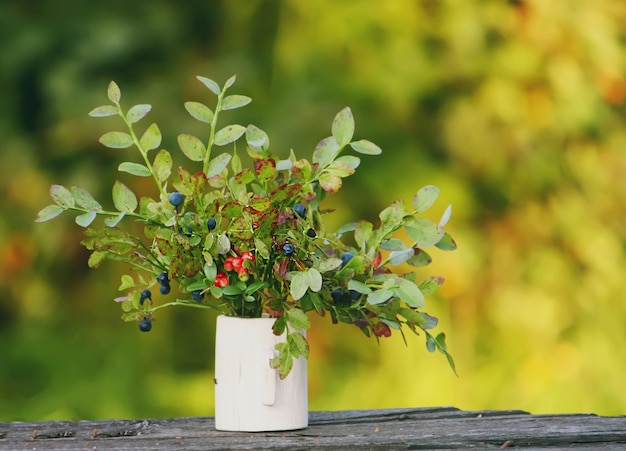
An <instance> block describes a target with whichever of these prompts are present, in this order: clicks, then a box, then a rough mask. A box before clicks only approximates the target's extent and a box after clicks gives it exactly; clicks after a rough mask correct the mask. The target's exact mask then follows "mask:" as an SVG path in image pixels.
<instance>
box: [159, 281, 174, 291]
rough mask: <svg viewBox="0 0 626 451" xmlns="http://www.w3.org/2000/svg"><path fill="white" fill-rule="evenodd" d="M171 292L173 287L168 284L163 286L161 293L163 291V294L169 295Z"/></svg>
mask: <svg viewBox="0 0 626 451" xmlns="http://www.w3.org/2000/svg"><path fill="white" fill-rule="evenodd" d="M170 290H171V287H170V284H169V282H168V283H164V284H161V289H160V290H159V291H161V294H168V293H169V292H170Z"/></svg>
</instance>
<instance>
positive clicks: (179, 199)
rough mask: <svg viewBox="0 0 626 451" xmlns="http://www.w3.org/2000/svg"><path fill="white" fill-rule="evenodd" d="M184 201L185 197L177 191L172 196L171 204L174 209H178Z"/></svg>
mask: <svg viewBox="0 0 626 451" xmlns="http://www.w3.org/2000/svg"><path fill="white" fill-rule="evenodd" d="M184 200H185V196H184V195H182V194H181V193H179V192H177V191H176V192H174V193H172V194H170V204H172V205H173V206H174V207H178V206H179V205H181V204H182V203H183V201H184Z"/></svg>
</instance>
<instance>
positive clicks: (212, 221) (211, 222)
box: [206, 218, 217, 232]
mask: <svg viewBox="0 0 626 451" xmlns="http://www.w3.org/2000/svg"><path fill="white" fill-rule="evenodd" d="M206 226H207V228H208V229H209V232H210V231H211V230H213V229H215V227H216V226H217V221H216V220H215V218H211V219H209V220H208V221H207V222H206Z"/></svg>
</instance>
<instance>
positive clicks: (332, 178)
mask: <svg viewBox="0 0 626 451" xmlns="http://www.w3.org/2000/svg"><path fill="white" fill-rule="evenodd" d="M319 182H320V186H321V187H322V189H323V190H324V191H326V192H327V193H330V194H334V193H336V192H337V191H339V190H340V189H341V184H342V182H341V177H338V176H336V175H333V174H331V173H330V172H322V174H321V175H320V177H319Z"/></svg>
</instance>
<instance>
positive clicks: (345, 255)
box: [340, 252, 354, 266]
mask: <svg viewBox="0 0 626 451" xmlns="http://www.w3.org/2000/svg"><path fill="white" fill-rule="evenodd" d="M352 257H354V255H352V254H351V253H350V252H344V253H343V254H341V257H340V258H341V266H346V264H347V263H348V262H349V261H350V260H352Z"/></svg>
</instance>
